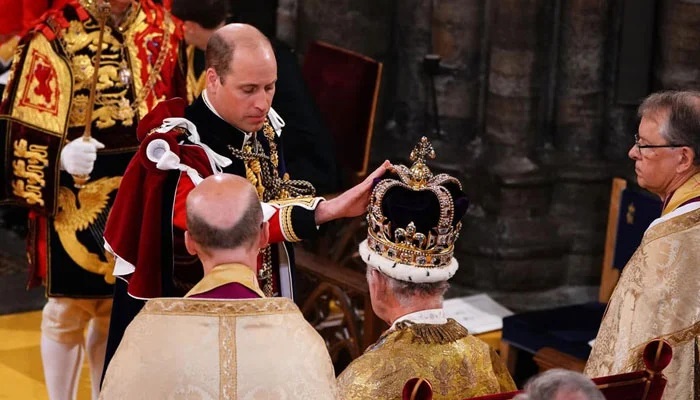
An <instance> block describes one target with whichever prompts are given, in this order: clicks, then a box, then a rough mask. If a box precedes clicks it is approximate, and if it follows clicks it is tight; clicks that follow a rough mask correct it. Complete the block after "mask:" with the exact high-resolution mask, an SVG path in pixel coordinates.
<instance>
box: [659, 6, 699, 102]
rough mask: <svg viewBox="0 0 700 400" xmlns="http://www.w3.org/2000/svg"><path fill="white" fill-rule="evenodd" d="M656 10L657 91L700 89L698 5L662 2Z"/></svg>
mask: <svg viewBox="0 0 700 400" xmlns="http://www.w3.org/2000/svg"><path fill="white" fill-rule="evenodd" d="M659 9H660V12H659V16H658V18H657V21H658V27H659V28H658V30H657V32H658V37H657V43H658V49H657V54H656V60H657V62H656V65H655V66H654V67H655V68H654V79H655V86H656V88H657V89H698V88H700V68H698V66H699V65H700V30H698V25H700V2H699V1H697V0H662V1H661V7H660V8H659Z"/></svg>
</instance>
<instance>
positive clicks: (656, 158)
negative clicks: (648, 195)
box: [627, 112, 681, 194]
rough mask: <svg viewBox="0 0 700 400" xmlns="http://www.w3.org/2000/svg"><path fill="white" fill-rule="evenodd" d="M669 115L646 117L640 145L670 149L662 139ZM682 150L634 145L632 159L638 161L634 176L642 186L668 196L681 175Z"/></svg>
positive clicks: (640, 128)
mask: <svg viewBox="0 0 700 400" xmlns="http://www.w3.org/2000/svg"><path fill="white" fill-rule="evenodd" d="M667 119H668V113H666V112H657V113H655V114H651V115H648V116H645V117H642V120H641V122H640V123H639V133H638V136H639V142H638V144H639V145H642V146H644V145H668V144H669V143H668V141H667V140H666V139H665V138H664V137H663V136H661V127H662V126H663V125H664V124H665V123H666V121H667ZM680 149H681V147H660V148H639V147H638V146H637V144H635V145H633V146H632V148H631V149H630V150H629V152H628V154H627V155H628V156H629V157H630V158H631V159H633V160H634V161H635V163H634V172H635V173H636V174H637V182H638V183H639V186H641V187H643V188H645V189H647V190H649V191H650V192H652V193H656V194H668V188H669V186H671V183H672V182H673V180H674V178H676V176H677V174H678V170H677V169H678V166H679V163H680V161H681V158H680V154H679V150H680Z"/></svg>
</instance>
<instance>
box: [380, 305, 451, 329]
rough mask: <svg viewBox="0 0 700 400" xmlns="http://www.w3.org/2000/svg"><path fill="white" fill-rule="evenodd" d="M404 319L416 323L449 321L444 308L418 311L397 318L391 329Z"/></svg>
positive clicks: (438, 323) (442, 322)
mask: <svg viewBox="0 0 700 400" xmlns="http://www.w3.org/2000/svg"><path fill="white" fill-rule="evenodd" d="M402 321H411V322H414V323H416V324H430V325H441V324H446V323H447V317H446V316H445V310H443V309H442V308H433V309H429V310H421V311H416V312H412V313H410V314H406V315H404V316H401V317H399V318H397V319H396V321H394V323H393V324H391V329H395V328H396V324H398V323H399V322H402Z"/></svg>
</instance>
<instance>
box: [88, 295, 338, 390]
mask: <svg viewBox="0 0 700 400" xmlns="http://www.w3.org/2000/svg"><path fill="white" fill-rule="evenodd" d="M336 398H337V386H336V382H335V373H334V372H333V365H332V363H331V360H330V356H329V355H328V351H327V350H326V346H325V343H324V341H323V339H322V338H321V337H320V336H319V334H318V333H317V332H316V331H315V330H314V328H313V327H312V326H311V325H309V323H308V322H306V321H305V320H304V317H303V316H302V314H301V312H300V311H299V309H298V308H297V306H296V305H295V304H294V303H293V302H292V301H291V300H290V299H287V298H265V299H249V300H229V301H221V300H199V299H176V298H159V299H153V300H150V301H149V302H148V303H146V305H145V306H144V308H143V310H142V311H141V312H140V313H139V314H138V315H137V316H136V318H135V319H134V320H133V321H132V322H131V324H130V325H129V327H128V328H127V330H126V332H125V335H124V338H123V339H122V342H121V344H120V345H119V349H118V350H117V352H116V354H115V355H114V358H113V359H112V362H111V363H110V364H109V367H108V368H107V372H106V374H105V379H104V383H103V385H102V392H101V393H100V399H132V400H138V399H148V400H151V399H201V400H204V399H256V400H279V399H305V400H314V399H318V400H332V399H336Z"/></svg>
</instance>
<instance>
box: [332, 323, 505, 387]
mask: <svg viewBox="0 0 700 400" xmlns="http://www.w3.org/2000/svg"><path fill="white" fill-rule="evenodd" d="M437 337H442V338H447V337H450V338H449V339H448V340H438V339H437ZM436 341H437V342H436ZM440 342H442V343H440ZM416 377H419V378H425V379H427V380H429V381H430V383H431V385H432V388H433V398H434V399H435V400H441V399H445V400H447V399H463V398H469V397H474V396H480V395H486V394H492V393H500V392H507V391H511V390H515V383H513V379H512V378H511V376H510V374H509V373H508V370H507V369H506V367H505V365H504V364H503V362H502V361H501V359H500V358H499V357H498V355H497V354H496V352H495V351H494V350H492V349H491V348H490V347H489V346H488V345H487V344H486V343H484V342H483V341H481V340H479V339H477V338H475V337H474V336H472V335H469V334H468V332H467V330H466V328H464V327H462V326H461V325H459V324H458V323H457V322H456V321H455V320H453V319H448V322H447V323H446V324H441V325H428V324H410V323H409V324H399V325H398V326H397V328H396V329H395V330H390V331H387V332H386V333H385V334H384V335H382V337H381V338H379V340H378V341H377V343H375V344H374V345H372V346H371V347H370V348H369V349H368V350H367V351H366V352H365V353H364V354H363V355H361V356H360V357H358V358H357V359H356V360H355V361H353V362H352V363H351V364H350V365H348V367H347V368H346V369H345V371H343V373H342V374H340V376H339V377H338V390H339V391H340V398H341V399H347V400H351V399H352V400H360V399H372V400H380V399H401V392H402V390H403V386H404V384H405V383H406V381H408V380H409V379H411V378H416Z"/></svg>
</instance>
